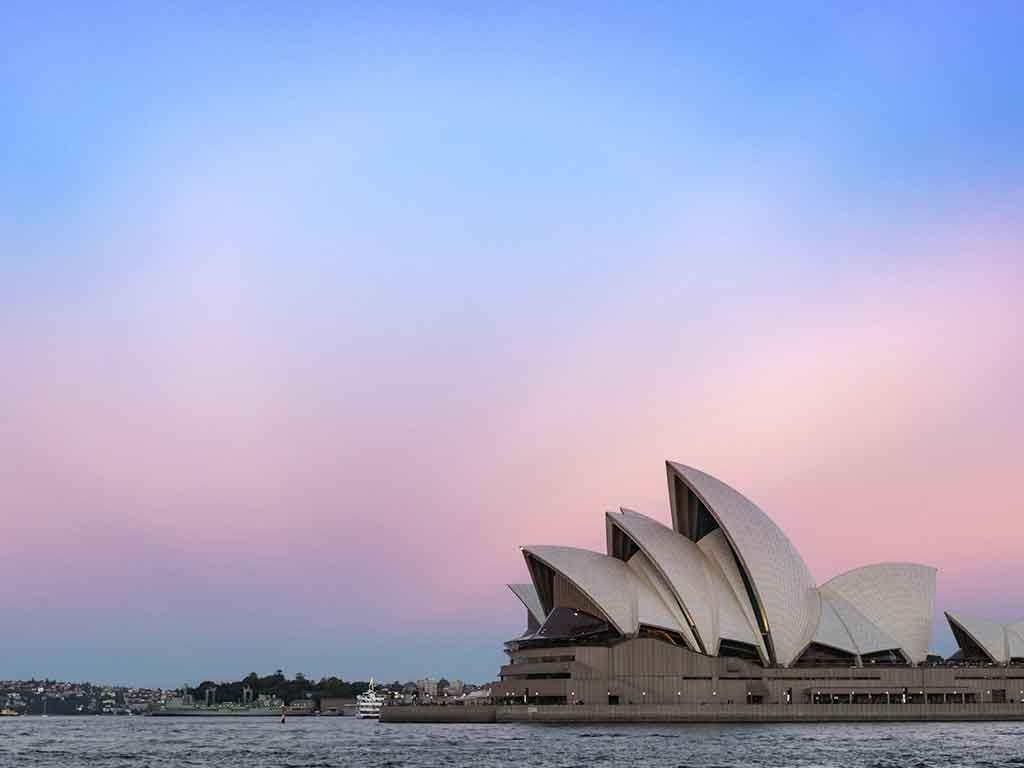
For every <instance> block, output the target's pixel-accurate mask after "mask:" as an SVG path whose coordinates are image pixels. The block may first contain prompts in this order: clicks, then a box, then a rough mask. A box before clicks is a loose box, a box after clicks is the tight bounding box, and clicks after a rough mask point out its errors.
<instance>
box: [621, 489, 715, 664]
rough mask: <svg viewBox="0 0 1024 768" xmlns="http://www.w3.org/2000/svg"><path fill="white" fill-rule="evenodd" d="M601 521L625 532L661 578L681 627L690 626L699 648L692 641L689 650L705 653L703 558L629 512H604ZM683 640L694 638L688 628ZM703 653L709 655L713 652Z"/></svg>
mask: <svg viewBox="0 0 1024 768" xmlns="http://www.w3.org/2000/svg"><path fill="white" fill-rule="evenodd" d="M605 519H606V524H607V525H609V526H618V527H619V528H621V529H622V530H623V531H625V533H626V534H627V535H628V536H629V537H630V538H631V539H632V540H633V541H634V542H635V543H636V545H637V546H638V547H640V550H641V551H642V552H643V553H644V554H645V555H646V556H647V559H648V560H650V562H651V564H652V565H653V566H654V568H655V569H656V570H657V571H658V572H659V573H660V574H661V576H662V578H663V579H664V582H665V584H666V585H667V586H668V588H669V590H670V591H671V593H672V596H673V597H674V599H675V600H676V601H677V602H678V604H679V606H680V610H681V612H682V618H683V623H684V624H686V625H689V624H690V623H691V622H692V624H693V626H694V627H695V628H696V633H697V635H698V636H699V637H700V644H699V645H698V643H697V641H696V639H694V643H693V645H692V646H691V647H692V648H695V649H696V648H700V647H701V646H704V647H705V649H706V650H707V649H708V648H709V647H713V646H711V638H712V637H713V636H714V634H715V633H714V616H713V607H712V605H711V602H710V598H711V594H710V592H709V583H708V576H707V573H706V570H705V568H706V566H705V560H704V555H703V553H702V552H701V551H700V550H699V549H698V548H697V545H696V544H694V543H693V542H692V541H690V540H689V539H687V538H686V537H685V536H680V535H679V534H678V533H676V532H675V531H673V530H672V529H671V528H669V527H668V526H667V525H662V524H661V523H659V522H658V521H656V520H652V519H651V518H649V517H647V516H646V515H641V514H640V513H639V512H633V511H632V510H628V509H622V510H620V511H619V512H608V513H606V515H605ZM609 554H611V553H610V552H609ZM631 560H632V558H631ZM684 637H687V638H688V639H687V642H689V639H690V638H693V637H694V636H693V633H692V632H691V631H690V629H689V626H687V627H686V631H685V632H684ZM707 652H709V653H712V652H713V650H708V651H707Z"/></svg>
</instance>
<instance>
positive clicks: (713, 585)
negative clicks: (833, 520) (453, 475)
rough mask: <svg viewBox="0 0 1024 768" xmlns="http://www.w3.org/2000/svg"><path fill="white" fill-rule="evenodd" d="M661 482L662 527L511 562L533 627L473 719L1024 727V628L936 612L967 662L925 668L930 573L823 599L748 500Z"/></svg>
mask: <svg viewBox="0 0 1024 768" xmlns="http://www.w3.org/2000/svg"><path fill="white" fill-rule="evenodd" d="M666 469H667V475H668V490H669V500H670V507H671V520H672V526H671V527H669V526H667V525H663V524H662V523H660V522H658V521H656V520H653V519H652V518H650V517H647V516H645V515H642V514H639V513H638V512H634V511H631V510H628V509H621V510H619V511H617V512H608V513H606V514H605V530H606V534H607V553H605V554H600V553H598V552H592V551H588V550H583V549H576V548H573V547H562V546H525V547H522V548H521V549H522V553H523V557H524V559H525V563H526V568H527V571H528V572H529V579H530V581H529V583H522V584H511V585H509V586H510V588H511V590H512V592H513V593H514V594H515V596H516V597H517V598H519V600H520V601H521V602H522V604H523V606H524V607H525V609H526V625H527V626H526V629H525V631H524V633H523V634H522V635H521V636H520V637H517V638H515V639H514V640H511V641H509V642H507V643H506V644H505V651H506V653H507V655H508V657H509V658H508V663H507V664H506V665H505V666H503V667H502V668H501V671H500V678H499V681H498V682H496V683H495V684H493V686H492V688H491V701H492V702H493V705H492V706H491V707H490V710H489V711H488V712H487V713H485V712H484V711H478V712H474V713H473V718H474V719H477V720H479V719H491V718H493V719H495V720H498V721H515V720H540V721H564V722H571V721H621V720H635V721H659V720H662V721H670V720H675V721H824V720H866V721H870V720H883V721H888V720H1002V719H1006V720H1009V719H1013V720H1024V622H1022V623H1017V624H1011V625H1009V626H1003V625H1000V624H996V623H994V622H990V621H985V620H982V619H977V618H968V617H966V616H963V615H961V614H959V613H947V614H946V616H947V619H948V621H949V624H950V627H951V628H952V630H953V634H954V636H955V637H956V640H957V642H958V644H959V646H960V650H959V651H958V652H957V653H956V654H955V655H954V656H953V657H952V658H951V659H948V660H943V659H941V658H940V657H938V656H932V655H929V653H928V642H929V639H930V638H931V634H932V621H933V615H934V610H935V606H934V603H935V583H936V569H934V568H931V567H929V566H927V565H917V564H914V563H878V564H874V565H865V566H863V567H860V568H856V569H854V570H852V571H849V572H847V573H843V574H840V575H838V576H835V577H834V578H832V579H831V580H829V581H827V582H825V583H824V584H821V585H817V584H815V582H814V579H813V578H812V576H811V573H810V571H809V570H808V568H807V566H806V564H805V563H804V561H803V558H801V556H800V553H799V552H798V551H797V550H796V548H795V547H794V546H793V544H792V543H791V542H790V541H789V539H788V538H787V537H786V535H785V534H784V533H783V532H782V530H780V529H779V527H778V526H777V525H775V523H773V522H772V520H771V519H770V518H769V517H768V516H767V515H766V514H765V513H764V512H763V511H761V509H760V508H758V507H757V505H755V504H754V503H753V502H751V501H750V500H749V499H748V498H746V497H745V496H744V495H742V494H741V493H739V492H738V491H736V490H734V489H733V488H731V487H729V486H728V485H726V484H725V483H723V482H722V481H720V480H718V479H716V478H714V477H712V476H710V475H708V474H706V473H704V472H701V471H699V470H697V469H693V468H692V467H688V466H684V465H681V464H676V463H672V462H667V463H666ZM420 709H421V710H422V709H426V708H420ZM438 709H452V710H455V709H458V708H438ZM468 709H470V708H467V710H468ZM472 709H474V710H475V709H476V708H475V707H474V708H472ZM467 714H468V712H467ZM390 715H391V716H388V717H385V719H390V720H399V719H421V718H423V719H461V718H460V717H458V716H456V715H455V713H454V711H453V712H451V713H448V714H447V715H443V714H441V713H440V712H435V713H434V714H433V715H429V714H424V713H423V712H421V713H419V715H417V714H415V713H412V712H406V713H405V714H404V715H403V714H401V713H398V712H393V713H390Z"/></svg>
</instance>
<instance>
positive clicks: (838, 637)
mask: <svg viewBox="0 0 1024 768" xmlns="http://www.w3.org/2000/svg"><path fill="white" fill-rule="evenodd" d="M813 642H815V643H820V644H821V645H827V646H829V647H830V648H835V649H837V650H840V651H846V652H847V653H850V654H853V655H854V656H856V655H857V654H858V653H859V652H860V651H859V649H858V648H857V644H856V643H855V642H854V640H853V637H851V636H850V631H849V630H848V629H847V628H846V625H845V624H844V623H843V620H842V618H840V616H839V614H838V613H837V612H836V609H835V606H833V605H832V601H830V600H829V599H828V598H824V597H823V598H822V600H821V619H820V620H819V621H818V629H817V631H816V632H815V633H814V640H813Z"/></svg>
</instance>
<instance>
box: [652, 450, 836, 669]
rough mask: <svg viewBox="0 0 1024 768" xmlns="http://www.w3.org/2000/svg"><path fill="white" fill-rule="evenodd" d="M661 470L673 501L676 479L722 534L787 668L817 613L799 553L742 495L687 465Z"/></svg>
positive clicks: (812, 585)
mask: <svg viewBox="0 0 1024 768" xmlns="http://www.w3.org/2000/svg"><path fill="white" fill-rule="evenodd" d="M667 468H668V474H669V484H670V494H671V495H672V496H673V498H674V490H673V483H672V478H673V477H678V478H679V479H680V480H681V481H682V482H683V483H685V484H686V486H688V487H689V488H690V490H691V491H693V493H694V494H696V495H697V497H698V498H700V500H701V501H702V502H703V503H704V505H705V506H706V507H707V509H708V511H709V512H710V513H711V515H712V516H713V517H714V518H715V520H716V521H717V523H718V525H719V526H721V529H722V530H723V531H724V532H725V536H726V538H727V539H728V540H729V543H730V544H731V545H732V548H733V550H734V551H735V552H736V556H737V558H738V559H739V561H740V565H741V567H742V568H744V569H745V571H746V574H747V576H748V577H749V580H750V584H751V588H752V590H753V592H754V595H755V598H756V600H757V601H758V603H759V605H760V608H761V612H762V614H763V618H764V623H765V624H766V625H767V626H766V627H765V629H767V631H768V635H769V638H770V639H771V644H772V648H773V650H774V653H775V660H776V661H777V662H778V663H780V664H784V665H789V664H791V663H792V662H793V661H794V660H795V659H796V657H797V655H798V654H799V653H800V652H801V651H802V650H803V649H804V647H805V646H806V644H807V641H808V640H809V639H810V637H811V636H812V634H813V633H814V631H815V629H816V628H817V626H818V620H819V616H820V610H821V603H820V600H819V599H818V595H817V594H816V592H815V583H814V579H813V578H812V576H811V572H810V571H809V570H808V568H807V565H806V564H805V563H804V561H803V558H801V557H800V553H799V552H797V550H796V547H794V546H793V544H792V543H791V542H790V541H789V539H788V538H786V535H785V534H784V533H783V532H782V531H781V530H780V529H779V527H778V526H777V525H775V523H773V522H772V521H771V519H770V518H769V517H768V516H767V515H766V514H765V513H764V512H762V511H761V510H760V509H759V508H758V507H757V505H756V504H754V503H753V502H752V501H750V500H749V499H748V498H746V497H745V496H744V495H743V494H741V493H739V492H738V491H736V490H734V489H733V488H730V487H729V486H728V485H726V484H725V483H723V482H722V481H721V480H718V479H716V478H714V477H712V476H711V475H708V474H705V473H704V472H701V471H700V470H697V469H694V468H693V467H688V466H685V465H683V464H676V463H674V462H668V463H667ZM677 503H678V500H677ZM673 520H674V521H676V525H678V521H679V516H678V515H677V514H673ZM704 538H707V537H704Z"/></svg>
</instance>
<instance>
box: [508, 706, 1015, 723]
mask: <svg viewBox="0 0 1024 768" xmlns="http://www.w3.org/2000/svg"><path fill="white" fill-rule="evenodd" d="M495 720H496V722H499V723H521V722H540V723H894V722H958V721H967V722H970V721H1011V720H1018V721H1024V705H1021V704H943V705H940V704H920V705H909V704H906V705H900V704H888V705H887V704H827V705H815V704H760V705H744V704H736V705H718V706H707V707H687V706H673V705H661V704H653V705H650V704H634V705H616V706H610V705H606V704H583V705H576V706H571V705H539V706H529V705H515V706H500V707H497V711H496V712H495Z"/></svg>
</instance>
